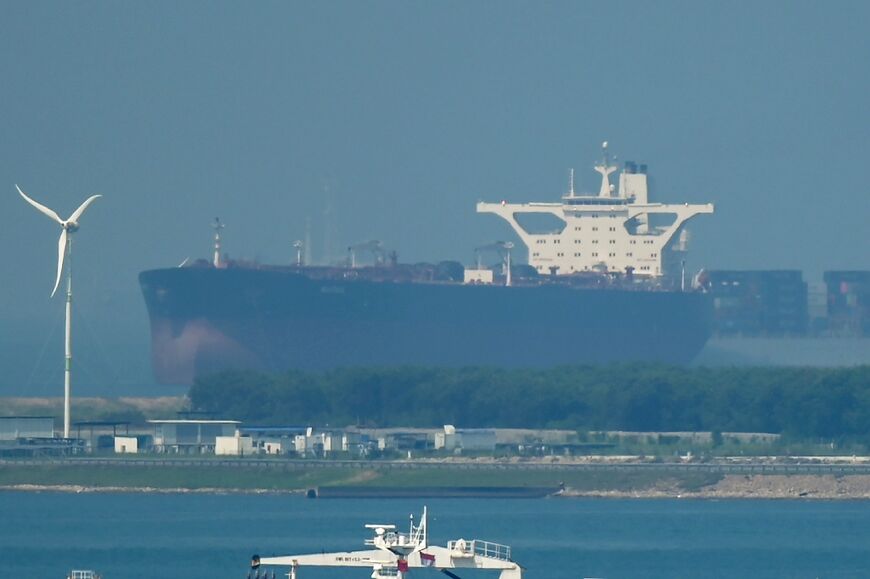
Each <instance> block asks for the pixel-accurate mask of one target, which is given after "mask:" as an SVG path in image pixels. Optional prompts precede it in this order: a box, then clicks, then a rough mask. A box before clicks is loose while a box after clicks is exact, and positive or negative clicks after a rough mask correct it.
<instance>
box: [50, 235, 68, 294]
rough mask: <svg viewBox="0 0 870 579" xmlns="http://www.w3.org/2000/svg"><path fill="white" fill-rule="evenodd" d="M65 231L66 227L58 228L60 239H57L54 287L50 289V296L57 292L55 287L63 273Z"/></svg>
mask: <svg viewBox="0 0 870 579" xmlns="http://www.w3.org/2000/svg"><path fill="white" fill-rule="evenodd" d="M66 243H67V232H66V229H61V230H60V239H58V241H57V279H55V280H54V289H53V290H51V297H54V294H55V293H56V292H57V287H58V286H59V285H60V275H61V274H62V273H63V260H64V257H65V256H66Z"/></svg>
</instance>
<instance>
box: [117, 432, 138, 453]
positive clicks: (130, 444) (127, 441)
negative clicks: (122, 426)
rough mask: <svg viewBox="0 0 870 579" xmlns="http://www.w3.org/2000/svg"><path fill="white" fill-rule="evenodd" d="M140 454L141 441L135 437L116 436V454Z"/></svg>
mask: <svg viewBox="0 0 870 579" xmlns="http://www.w3.org/2000/svg"><path fill="white" fill-rule="evenodd" d="M138 452H139V439H138V438H136V437H135V436H116V437H115V454H137V453H138Z"/></svg>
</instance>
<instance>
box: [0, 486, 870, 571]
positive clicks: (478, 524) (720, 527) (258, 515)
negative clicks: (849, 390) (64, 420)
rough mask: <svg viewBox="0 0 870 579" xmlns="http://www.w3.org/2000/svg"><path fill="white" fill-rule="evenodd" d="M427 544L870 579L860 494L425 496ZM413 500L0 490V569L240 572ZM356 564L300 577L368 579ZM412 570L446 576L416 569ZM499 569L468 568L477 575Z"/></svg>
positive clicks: (347, 533) (351, 545)
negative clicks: (764, 497) (809, 498)
mask: <svg viewBox="0 0 870 579" xmlns="http://www.w3.org/2000/svg"><path fill="white" fill-rule="evenodd" d="M426 502H427V503H428V505H429V511H430V522H429V525H430V529H429V533H430V542H431V543H434V544H445V543H446V541H447V540H449V539H456V538H460V537H463V538H466V539H471V538H480V539H487V540H491V541H495V542H500V543H506V544H509V545H511V546H512V547H513V549H514V551H513V553H514V558H515V559H516V560H517V561H519V562H520V563H521V564H523V565H524V566H525V567H526V569H527V571H526V574H525V577H527V578H528V579H580V578H583V577H604V578H608V579H622V578H625V579H635V578H636V579H642V578H646V579H659V578H661V579H664V578H667V579H674V578H697V579H710V578H720V577H722V578H725V577H727V578H729V579H733V578H736V577H739V578H750V577H757V578H761V579H786V578H789V579H790V578H809V579H813V578H816V577H823V578H828V579H833V578H847V577H848V578H856V577H870V502H796V501H699V500H584V499H537V500H472V499H467V500H429V501H426ZM421 507H422V501H410V500H307V499H303V498H301V497H295V496H293V497H291V496H251V495H148V494H58V493H11V492H0V576H2V577H10V578H15V579H21V578H25V577H28V578H34V579H60V578H63V577H65V576H66V575H65V574H66V572H67V571H68V570H69V569H71V568H93V569H96V570H98V571H101V572H102V573H103V577H105V579H133V578H140V577H141V578H154V577H159V578H174V577H178V578H184V579H200V578H202V579H205V578H209V579H215V578H219V579H242V578H244V577H245V576H246V574H247V571H248V561H249V559H250V555H251V554H252V553H259V554H261V555H272V554H291V553H305V552H320V551H331V550H345V549H348V550H349V549H358V548H363V545H362V541H363V539H364V538H365V537H366V536H367V535H366V531H365V529H363V524H365V523H372V522H378V523H389V522H395V523H397V524H401V526H402V527H403V528H404V527H405V525H406V523H407V516H408V514H409V513H411V512H415V513H419V511H420V509H421ZM368 575H369V573H368V571H367V570H365V569H357V570H353V569H337V570H332V571H323V570H313V569H312V570H309V569H302V570H300V579H368ZM411 577H412V578H414V579H426V578H429V579H437V578H438V577H441V578H442V579H443V578H444V576H443V575H441V574H439V573H437V572H435V571H432V570H428V569H427V570H420V571H417V572H414V573H413V574H412V575H411ZM482 577H490V578H492V579H495V578H496V576H495V575H492V574H490V575H469V574H466V573H464V574H463V579H466V578H467V579H478V578H481V579H482Z"/></svg>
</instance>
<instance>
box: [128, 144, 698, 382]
mask: <svg viewBox="0 0 870 579" xmlns="http://www.w3.org/2000/svg"><path fill="white" fill-rule="evenodd" d="M604 153H605V154H604V157H603V160H602V161H601V162H600V163H598V164H597V165H595V170H596V171H597V172H598V173H600V174H601V187H600V190H599V191H598V193H596V194H577V193H575V191H574V185H573V173H572V177H571V184H570V187H569V190H568V192H567V193H566V194H565V195H564V196H563V197H562V199H561V201H559V202H552V203H521V204H515V203H507V202H505V201H501V202H497V203H483V202H481V203H478V205H477V211H478V213H492V214H495V215H498V216H499V217H501V218H502V219H504V220H505V221H506V222H507V223H508V224H509V225H510V226H511V227H512V229H513V231H514V232H515V233H516V235H517V236H518V237H519V239H520V240H521V241H522V243H523V244H524V245H525V246H526V248H527V249H528V264H523V265H514V264H512V263H511V249H512V247H513V245H512V244H511V243H498V244H495V245H493V246H490V247H488V248H479V250H481V251H483V250H484V249H489V250H495V251H497V252H498V254H499V256H500V257H499V261H500V265H499V266H497V267H495V268H493V269H489V268H484V267H481V265H480V262H481V260H480V258H479V259H478V263H477V264H476V266H475V267H472V268H465V267H463V266H462V265H461V264H459V263H457V262H441V263H438V264H431V265H426V264H416V265H405V264H400V263H398V261H397V259H396V256H395V254H392V255H391V256H389V257H388V256H386V255H385V253H384V252H383V250H382V249H381V246H380V244H378V243H376V242H371V243H368V244H363V245H361V246H355V247H352V248H349V252H350V256H349V259H348V262H347V264H345V265H342V266H312V265H306V264H303V263H302V259H301V256H302V251H301V248H299V247H298V246H297V248H298V249H299V252H298V258H297V262H296V263H295V264H294V265H287V266H270V265H260V264H253V263H245V262H239V261H231V260H227V259H222V258H221V247H220V225H219V223H216V233H215V251H214V259H213V260H212V261H207V260H199V261H197V262H194V263H191V264H185V265H184V266H181V267H174V268H168V269H157V270H150V271H145V272H142V273H141V274H140V275H139V281H140V285H141V287H142V291H143V294H144V297H145V302H146V304H147V308H148V313H149V317H150V322H151V338H152V361H153V368H154V374H155V377H156V378H157V380H158V381H159V382H161V383H164V384H190V383H192V382H193V381H194V380H195V378H196V377H197V376H201V375H206V374H211V373H214V372H218V371H221V370H224V369H230V368H241V369H254V370H263V371H286V370H288V369H309V370H310V369H328V368H334V367H342V366H344V367H351V366H387V365H389V366H394V365H424V366H450V367H460V366H470V365H474V366H499V367H546V366H554V365H569V364H584V363H608V362H618V361H656V362H664V363H676V364H683V363H687V362H689V361H691V360H692V359H693V358H694V357H695V356H696V355H697V354H698V352H699V351H700V350H701V349H702V348H703V346H704V344H705V343H706V341H707V339H708V338H709V336H710V332H711V324H712V321H713V310H712V300H711V298H710V296H709V294H708V293H706V292H705V291H702V289H701V288H699V287H698V286H696V285H694V284H692V283H691V280H687V279H686V274H685V271H684V269H685V268H684V264H685V252H686V250H687V247H686V246H687V240H688V232H687V231H686V229H685V225H686V223H687V221H688V220H689V219H691V218H692V217H694V216H696V215H699V214H710V213H713V206H712V205H711V204H704V205H690V204H662V203H654V202H651V201H650V200H649V199H648V189H647V174H646V166H644V165H636V164H634V163H631V162H627V163H625V165H624V168H623V170H622V171H621V172H620V173H619V175H618V185H612V184H611V182H610V176H611V174H613V173H614V172H615V171H617V169H618V168H617V167H616V166H615V165H613V164H611V162H610V160H609V158H608V156H607V149H606V143H605V144H604ZM366 250H367V251H368V252H369V253H372V254H374V255H375V256H376V259H375V263H374V264H373V265H365V266H359V264H358V261H360V259H359V258H360V257H361V255H360V254H361V253H362V252H363V251H366Z"/></svg>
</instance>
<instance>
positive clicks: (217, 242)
mask: <svg viewBox="0 0 870 579" xmlns="http://www.w3.org/2000/svg"><path fill="white" fill-rule="evenodd" d="M211 226H212V228H213V229H214V260H213V261H212V263H213V264H214V266H215V267H216V268H220V267H223V264H222V263H221V229H223V228H224V227H226V225H224V224H223V223H221V220H220V218H219V217H215V218H214V223H212V224H211Z"/></svg>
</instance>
